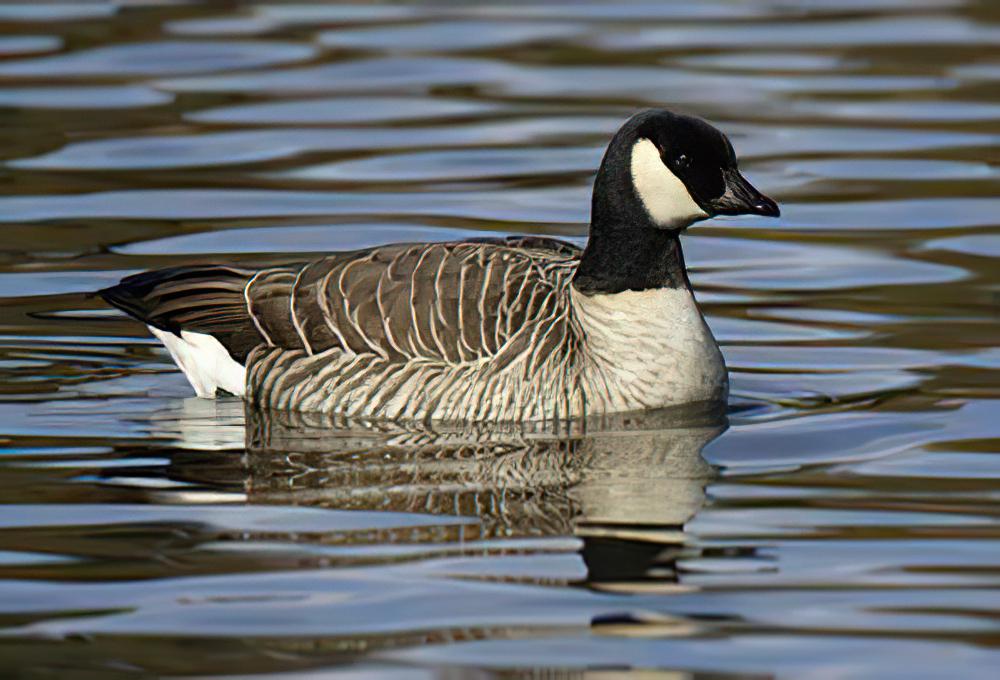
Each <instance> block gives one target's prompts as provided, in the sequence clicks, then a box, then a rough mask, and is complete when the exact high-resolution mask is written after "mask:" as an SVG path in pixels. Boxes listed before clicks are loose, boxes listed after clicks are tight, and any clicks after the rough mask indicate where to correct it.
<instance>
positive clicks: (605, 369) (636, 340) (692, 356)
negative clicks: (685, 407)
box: [570, 288, 728, 411]
mask: <svg viewBox="0 0 1000 680" xmlns="http://www.w3.org/2000/svg"><path fill="white" fill-rule="evenodd" d="M570 295H571V296H572V303H573V312H574V316H575V318H576V321H577V323H578V324H579V328H580V331H581V333H582V334H583V337H584V341H583V347H584V350H583V352H584V355H585V358H584V361H583V365H582V375H583V381H584V389H585V390H586V391H587V398H588V402H589V403H590V406H591V407H593V408H595V409H600V410H604V411H627V410H637V409H644V408H656V407H661V406H669V405H672V404H678V403H685V402H692V401H702V400H710V399H721V398H725V396H726V393H727V388H728V375H727V373H726V365H725V362H724V360H723V358H722V353H721V352H720V351H719V346H718V345H717V344H716V342H715V338H714V337H713V336H712V332H711V331H710V330H709V328H708V326H707V324H706V323H705V320H704V318H703V317H702V315H701V311H700V310H699V309H698V305H697V303H696V302H695V299H694V296H693V295H692V294H691V291H690V290H688V289H687V288H684V289H675V288H658V289H653V290H644V291H625V292H622V293H615V294H610V295H590V296H588V295H584V294H582V293H579V292H577V291H576V289H574V288H571V289H570ZM595 402H596V403H595Z"/></svg>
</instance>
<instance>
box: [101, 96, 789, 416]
mask: <svg viewBox="0 0 1000 680" xmlns="http://www.w3.org/2000/svg"><path fill="white" fill-rule="evenodd" d="M696 154H697V155H696ZM699 156H701V157H702V158H703V159H704V160H702V161H701V162H700V163H701V164H700V165H698V164H697V161H695V162H692V158H694V159H697V158H698V157H699ZM678 157H679V158H680V159H681V160H680V164H675V165H674V167H673V168H672V167H671V163H672V162H673V161H675V160H676V159H677V158H678ZM737 212H755V213H758V214H770V215H773V214H777V207H776V205H775V204H774V203H773V201H771V200H770V199H767V198H766V197H764V196H762V195H761V194H759V193H758V192H757V191H756V190H755V189H753V188H752V187H751V186H750V185H749V184H748V183H747V182H746V180H745V179H743V178H742V176H741V175H739V173H738V171H736V165H735V156H734V154H733V152H732V147H731V145H729V142H728V140H727V139H726V138H725V136H724V135H722V133H720V132H718V131H717V130H715V128H712V127H711V126H709V125H708V124H707V123H704V122H703V121H700V120H698V119H695V118H690V117H687V116H680V115H678V114H674V113H671V112H668V111H663V110H653V111H647V112H644V113H641V114H638V115H636V116H634V117H633V118H632V119H631V120H630V121H628V122H627V123H626V124H625V126H624V127H623V128H622V129H621V130H620V131H619V132H618V134H617V135H616V136H615V138H614V139H613V140H612V142H611V145H610V146H609V148H608V151H607V153H606V154H605V158H604V160H603V162H602V165H601V169H600V171H599V172H598V176H597V180H596V182H595V188H594V200H593V206H592V220H591V237H590V241H589V242H588V245H587V248H586V249H583V250H581V249H580V248H578V247H577V246H575V245H573V244H569V243H566V242H563V241H559V240H556V239H549V238H540V237H511V238H507V239H482V240H469V241H460V242H451V243H425V244H394V245H387V246H379V247H375V248H369V249H365V250H359V251H353V252H341V253H334V254H331V255H329V256H327V257H325V258H322V259H319V260H315V261H311V262H302V263H294V264H289V265H283V266H278V267H271V268H266V269H259V270H255V269H243V268H239V267H230V266H222V265H197V266H190V267H178V268H173V269H164V270H156V271H151V272H146V273H143V274H138V275H135V276H132V277H128V278H126V279H124V280H123V281H122V282H121V283H119V284H118V285H117V286H114V287H112V288H109V289H105V290H103V291H101V294H102V296H103V297H104V298H105V299H106V300H107V301H108V302H110V303H111V304H112V305H115V306H116V307H118V308H120V309H122V310H124V311H125V312H126V313H128V314H130V315H132V316H134V317H136V318H138V319H140V320H142V321H144V322H145V323H146V324H147V325H148V326H149V328H150V330H151V331H152V333H153V334H154V335H156V336H157V337H158V338H159V339H160V340H161V341H162V342H163V343H164V345H165V346H166V347H167V349H168V351H169V352H170V354H171V356H172V357H173V358H174V360H175V362H176V363H177V364H178V365H179V367H180V368H181V369H182V370H183V371H184V373H185V374H186V375H187V376H188V379H189V380H190V382H191V384H192V386H193V387H194V388H195V391H196V392H197V394H198V395H199V396H203V397H211V396H215V394H216V393H217V392H218V391H219V390H220V389H221V390H225V391H226V392H230V393H233V394H237V395H240V396H243V397H244V398H245V399H247V400H248V401H250V402H252V403H255V404H258V405H261V406H265V407H269V408H275V409H287V410H298V411H320V412H325V413H331V414H343V415H347V416H360V417H372V418H390V419H420V420H430V419H432V420H449V421H477V420H491V421H524V420H549V419H558V418H567V417H580V416H585V415H593V414H601V413H613V412H623V411H633V410H639V409H649V408H657V407H663V406H670V405H674V404H679V403H686V402H694V401H709V400H718V399H724V398H725V396H726V393H727V373H726V368H725V363H724V361H723V359H722V354H721V353H720V351H719V348H718V346H717V344H716V342H715V339H714V338H713V337H712V334H711V332H710V331H709V329H708V326H707V325H706V324H705V321H704V319H703V317H702V314H701V312H700V310H699V309H698V306H697V304H696V302H695V299H694V296H693V294H692V292H691V288H690V284H689V283H688V279H687V274H686V271H685V268H684V262H683V256H682V253H681V249H680V242H679V238H678V236H679V232H680V231H681V230H682V229H683V228H685V227H687V226H688V225H689V224H691V223H692V222H693V221H695V220H698V219H704V218H706V217H709V216H711V215H714V214H720V213H722V214H736V213H737Z"/></svg>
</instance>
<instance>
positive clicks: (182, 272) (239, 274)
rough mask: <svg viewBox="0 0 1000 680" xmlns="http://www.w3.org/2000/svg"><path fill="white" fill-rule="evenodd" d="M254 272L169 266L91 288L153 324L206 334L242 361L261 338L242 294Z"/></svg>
mask: <svg viewBox="0 0 1000 680" xmlns="http://www.w3.org/2000/svg"><path fill="white" fill-rule="evenodd" d="M255 273H256V272H255V271H254V270H251V269H240V268H237V267H226V266H222V265H195V266H187V267H171V268H169V269H157V270H154V271H148V272H143V273H141V274H135V275H133V276H128V277H126V278H124V279H122V280H121V282H119V283H118V285H115V286H111V287H110V288H105V289H103V290H99V291H97V294H98V295H100V296H101V297H102V298H104V299H105V301H107V302H108V304H110V305H112V306H114V307H117V308H118V309H120V310H122V311H123V312H125V313H126V314H128V315H129V316H132V317H135V318H136V319H138V320H139V321H142V322H143V323H146V324H149V325H150V326H153V327H154V328H159V329H161V330H165V331H169V332H171V333H175V334H180V332H181V331H182V330H186V331H193V332H195V333H206V334H208V335H211V336H213V337H214V338H215V339H216V340H218V341H219V342H221V343H222V345H223V346H224V347H225V348H226V349H227V350H228V351H229V354H230V355H231V356H232V357H233V358H234V359H236V360H237V361H239V362H240V363H244V362H245V359H246V356H247V354H249V353H250V350H251V349H253V348H254V347H256V346H257V345H259V344H260V343H262V342H263V341H264V338H263V337H262V336H261V335H260V332H259V331H258V330H257V327H256V326H255V325H254V323H253V319H252V318H251V317H250V312H249V310H248V309H247V304H246V298H245V297H244V291H245V290H246V286H247V283H248V282H249V281H250V279H251V278H253V276H254V274H255Z"/></svg>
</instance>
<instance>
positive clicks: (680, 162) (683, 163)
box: [674, 154, 691, 168]
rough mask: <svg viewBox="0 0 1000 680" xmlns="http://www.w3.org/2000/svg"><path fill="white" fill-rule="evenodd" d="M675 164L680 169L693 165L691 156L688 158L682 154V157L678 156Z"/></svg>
mask: <svg viewBox="0 0 1000 680" xmlns="http://www.w3.org/2000/svg"><path fill="white" fill-rule="evenodd" d="M674 164H675V165H676V166H677V167H678V168H686V167H688V166H689V165H691V157H690V156H688V155H687V154H681V155H680V156H678V157H677V159H676V160H675V161H674Z"/></svg>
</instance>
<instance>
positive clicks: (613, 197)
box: [591, 109, 780, 231]
mask: <svg viewBox="0 0 1000 680" xmlns="http://www.w3.org/2000/svg"><path fill="white" fill-rule="evenodd" d="M779 214H780V211H779V209H778V204H777V203H775V202H774V201H773V200H772V199H770V198H768V197H767V196H765V195H764V194H762V193H761V192H760V191H758V190H757V189H755V188H754V186H753V185H752V184H750V182H749V181H748V180H747V178H746V177H744V176H743V175H742V174H741V173H740V171H739V168H738V167H737V162H736V153H735V152H734V151H733V145H732V144H731V143H730V141H729V139H728V138H727V137H726V135H725V134H723V133H722V132H720V131H719V130H718V129H716V128H715V127H713V126H711V125H709V124H708V123H706V122H705V121H703V120H701V119H700V118H696V117H694V116H686V115H683V114H680V113H675V112H673V111H668V110H666V109H650V110H647V111H642V112H640V113H638V114H636V115H634V116H633V117H632V118H630V119H629V120H628V121H627V122H626V123H625V124H624V125H623V126H622V127H621V129H620V130H619V131H618V132H617V133H616V134H615V136H614V137H613V138H612V140H611V143H610V144H609V145H608V149H607V151H606V152H605V154H604V159H603V160H602V162H601V167H600V170H599V171H598V174H597V180H596V182H595V185H594V196H593V204H592V217H591V225H592V229H594V228H600V227H601V226H605V225H607V226H609V227H611V228H616V229H621V228H622V227H626V226H632V227H639V228H650V227H653V228H656V229H663V230H670V231H680V230H682V229H685V228H687V227H689V226H690V225H691V224H693V223H694V222H697V221H699V220H704V219H708V218H710V217H715V216H717V215H763V216H766V217H778V215H779Z"/></svg>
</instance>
